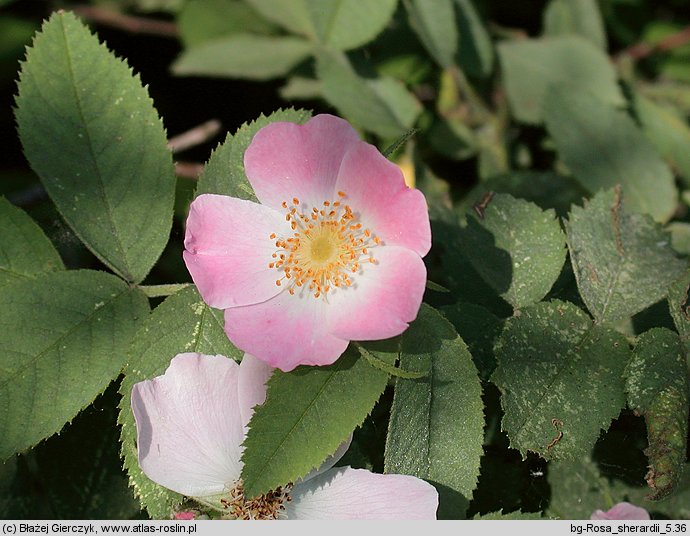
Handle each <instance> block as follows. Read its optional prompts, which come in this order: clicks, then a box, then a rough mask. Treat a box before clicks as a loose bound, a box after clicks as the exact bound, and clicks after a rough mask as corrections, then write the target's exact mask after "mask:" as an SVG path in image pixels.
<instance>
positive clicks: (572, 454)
mask: <svg viewBox="0 0 690 536" xmlns="http://www.w3.org/2000/svg"><path fill="white" fill-rule="evenodd" d="M629 354H630V350H629V348H628V344H627V342H626V340H625V338H624V337H623V336H622V335H620V334H619V333H616V332H614V331H612V330H610V329H608V328H604V327H601V326H593V325H592V321H591V319H590V318H589V317H588V316H587V315H586V314H585V313H584V311H582V310H581V309H578V308H577V307H575V306H574V305H572V304H570V303H567V302H558V301H553V302H548V303H547V302H542V303H538V304H536V305H532V306H530V307H527V308H525V309H523V310H521V311H520V315H519V316H516V317H514V318H511V319H509V320H507V321H506V325H505V329H504V331H503V334H502V335H501V337H500V339H499V341H498V343H497V345H496V357H497V358H498V367H497V369H496V372H495V373H494V374H493V377H492V380H493V382H494V383H495V384H496V385H497V386H498V387H499V389H500V390H501V394H502V399H501V405H502V406H503V409H504V411H505V416H504V418H503V425H502V426H503V429H504V430H505V431H506V432H507V433H508V437H509V438H510V442H511V446H512V447H514V448H517V449H519V450H520V452H522V454H523V456H526V455H527V452H528V451H533V452H536V453H538V454H539V455H540V456H542V457H544V458H546V459H556V460H562V459H576V458H578V457H579V456H583V455H585V454H587V453H589V452H590V450H591V448H592V446H593V445H594V443H595V441H596V440H597V438H598V436H599V433H600V431H601V429H602V428H603V429H606V428H608V425H609V423H610V422H611V419H613V418H614V417H616V416H617V415H618V414H619V412H620V410H621V408H622V407H623V406H624V405H625V395H624V391H623V388H624V385H623V379H622V374H623V369H624V368H625V365H626V363H627V361H628V358H629Z"/></svg>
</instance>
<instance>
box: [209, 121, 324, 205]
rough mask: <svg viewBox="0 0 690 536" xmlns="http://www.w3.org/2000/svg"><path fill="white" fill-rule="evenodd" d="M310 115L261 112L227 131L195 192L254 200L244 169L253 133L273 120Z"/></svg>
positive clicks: (301, 122)
mask: <svg viewBox="0 0 690 536" xmlns="http://www.w3.org/2000/svg"><path fill="white" fill-rule="evenodd" d="M310 117H311V112H309V111H307V110H299V109H298V110H295V109H293V108H289V109H287V110H278V111H275V112H273V113H272V114H271V115H269V116H268V117H266V116H265V115H263V114H261V115H260V116H259V118H258V119H256V120H254V121H252V122H251V123H244V124H243V125H242V126H241V127H240V128H239V129H237V132H235V134H228V135H227V137H226V138H225V141H224V142H223V143H222V144H221V145H220V146H219V147H217V148H216V150H215V151H213V153H212V154H211V157H210V158H209V160H208V163H207V164H206V167H205V168H204V172H203V174H202V175H201V177H199V184H198V186H197V190H196V194H197V195H200V194H221V195H229V196H232V197H238V198H240V199H247V200H249V201H257V199H256V196H255V195H254V190H253V188H252V186H251V184H249V181H248V180H247V176H246V175H245V173H244V152H245V151H246V150H247V147H249V144H250V143H251V141H252V139H253V138H254V135H255V134H256V133H257V132H258V131H259V130H260V129H262V128H263V127H265V126H267V125H270V124H271V123H275V122H276V121H289V122H292V123H298V124H304V123H306V122H307V121H308V120H309V118H310Z"/></svg>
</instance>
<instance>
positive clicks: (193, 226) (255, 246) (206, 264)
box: [183, 194, 290, 309]
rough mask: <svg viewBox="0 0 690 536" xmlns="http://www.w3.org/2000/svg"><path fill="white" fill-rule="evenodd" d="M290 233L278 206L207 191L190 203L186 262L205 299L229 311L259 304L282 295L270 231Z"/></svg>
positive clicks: (185, 241)
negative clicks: (274, 207) (271, 206)
mask: <svg viewBox="0 0 690 536" xmlns="http://www.w3.org/2000/svg"><path fill="white" fill-rule="evenodd" d="M289 231H290V226H289V225H288V223H287V222H286V221H285V216H284V215H282V214H280V213H278V212H276V211H275V210H273V209H271V208H268V207H265V206H262V205H259V204H257V203H252V202H251V201H245V200H243V199H236V198H234V197H227V196H224V195H212V194H204V195H200V196H199V197H197V198H196V199H195V200H194V201H193V202H192V204H191V206H190V207H189V217H188V218H187V230H186V233H185V240H184V245H185V251H184V254H183V255H184V261H185V264H186V265H187V269H188V270H189V273H190V274H191V275H192V279H193V280H194V283H195V284H196V286H197V288H198V289H199V293H200V294H201V297H202V298H203V299H204V301H205V302H206V303H208V304H209V305H210V306H211V307H216V308H218V309H225V308H227V307H236V306H238V305H247V304H252V303H258V302H262V301H265V300H268V299H269V298H272V297H273V296H275V295H276V294H278V293H279V292H280V291H281V290H282V289H281V288H280V287H278V286H277V285H276V279H278V277H277V276H276V273H277V271H276V270H275V268H269V267H268V265H269V263H270V262H271V261H272V260H274V259H273V258H272V257H271V255H272V254H273V253H275V252H276V246H275V240H273V239H271V238H270V237H271V234H272V233H276V234H277V235H279V236H280V235H284V234H287V233H288V232H289Z"/></svg>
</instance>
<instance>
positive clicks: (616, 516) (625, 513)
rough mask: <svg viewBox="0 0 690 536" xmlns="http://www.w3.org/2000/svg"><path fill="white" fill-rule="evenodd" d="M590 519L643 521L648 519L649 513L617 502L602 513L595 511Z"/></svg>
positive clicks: (625, 503) (632, 505) (637, 507)
mask: <svg viewBox="0 0 690 536" xmlns="http://www.w3.org/2000/svg"><path fill="white" fill-rule="evenodd" d="M590 519H596V520H626V519H629V520H633V519H638V520H643V519H649V512H647V510H645V509H644V508H641V507H639V506H635V505H634V504H630V503H628V502H619V503H618V504H616V505H615V506H614V507H613V508H611V509H610V510H608V511H607V512H604V511H603V510H597V511H595V512H594V513H593V514H592V516H591V517H590Z"/></svg>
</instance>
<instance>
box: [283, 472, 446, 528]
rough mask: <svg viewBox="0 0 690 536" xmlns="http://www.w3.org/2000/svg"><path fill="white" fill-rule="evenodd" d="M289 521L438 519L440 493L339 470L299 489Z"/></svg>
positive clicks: (288, 509)
mask: <svg viewBox="0 0 690 536" xmlns="http://www.w3.org/2000/svg"><path fill="white" fill-rule="evenodd" d="M290 495H291V497H292V501H290V502H288V503H287V504H286V505H285V513H286V515H287V518H288V519H436V509H437V508H438V493H437V492H436V489H434V487H433V486H432V485H430V484H428V483H426V482H424V481H423V480H420V479H418V478H415V477H413V476H406V475H379V474H376V473H372V472H370V471H366V470H364V469H352V468H350V467H339V468H336V469H331V470H330V471H327V472H325V473H323V474H321V475H319V476H317V477H315V478H312V479H311V480H309V481H307V482H304V483H302V484H297V485H295V487H294V489H293V491H292V493H291V494H290Z"/></svg>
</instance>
